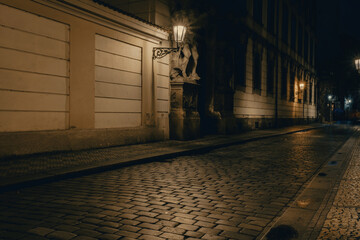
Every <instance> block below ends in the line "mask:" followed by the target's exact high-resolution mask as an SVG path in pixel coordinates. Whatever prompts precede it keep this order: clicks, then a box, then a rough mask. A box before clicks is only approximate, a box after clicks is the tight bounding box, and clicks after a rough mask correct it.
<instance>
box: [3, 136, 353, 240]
mask: <svg viewBox="0 0 360 240" xmlns="http://www.w3.org/2000/svg"><path fill="white" fill-rule="evenodd" d="M345 140H346V131H344V130H341V129H322V130H314V131H310V132H299V133H297V134H292V135H285V136H281V137H274V138H269V139H264V140H261V141H254V142H249V143H246V144H242V145H235V146H231V147H226V148H221V149H218V150H214V151H211V152H209V153H206V154H198V155H193V156H184V157H178V158H174V159H168V160H167V161H161V162H152V163H147V164H140V165H134V166H130V167H126V168H122V169H118V170H114V171H109V172H104V173H100V174H94V175H89V176H85V177H79V178H74V179H68V180H64V181H59V182H54V183H50V184H44V185H40V186H34V187H29V188H26V189H22V190H20V191H16V192H7V193H2V194H0V212H1V215H0V235H1V236H6V239H21V238H22V239H32V238H31V237H34V238H35V236H36V237H39V238H45V239H46V238H50V237H51V236H53V237H58V238H64V239H72V238H74V239H76V238H78V239H81V238H80V237H83V238H84V239H86V238H85V237H87V238H88V239H90V238H95V239H166V238H169V239H185V238H188V237H191V238H198V239H207V240H209V239H254V238H256V237H257V236H258V235H259V234H260V233H261V232H262V231H263V230H264V229H265V227H266V226H268V224H269V223H271V221H272V220H273V219H274V218H275V217H277V216H279V214H281V213H282V211H283V210H284V208H285V207H287V206H288V205H289V203H290V202H291V200H292V199H293V198H294V197H295V196H296V194H297V192H298V191H299V189H300V188H301V186H302V185H303V184H304V183H305V182H306V181H307V180H308V179H309V178H310V177H311V176H312V175H313V174H314V173H315V171H316V170H317V169H318V167H319V166H321V165H322V164H323V163H324V162H325V161H327V160H328V158H329V156H330V155H331V154H332V153H333V152H334V151H335V150H336V149H337V148H338V147H339V146H340V145H341V144H342V143H343V142H344V141H345ZM109 151H110V150H109ZM115 151H117V150H116V149H115ZM103 157H106V156H103ZM34 229H37V230H34ZM51 230H53V231H51ZM50 231H51V232H50ZM36 233H39V234H40V235H39V234H36ZM19 236H20V237H19Z"/></svg>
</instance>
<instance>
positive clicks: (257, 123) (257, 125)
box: [236, 118, 316, 132]
mask: <svg viewBox="0 0 360 240" xmlns="http://www.w3.org/2000/svg"><path fill="white" fill-rule="evenodd" d="M315 121H316V119H315V118H305V119H304V118H280V119H278V121H277V122H276V121H275V119H274V118H237V119H236V123H237V127H238V130H239V131H240V132H241V131H249V130H256V129H267V128H276V127H287V126H293V125H301V124H309V123H313V122H315Z"/></svg>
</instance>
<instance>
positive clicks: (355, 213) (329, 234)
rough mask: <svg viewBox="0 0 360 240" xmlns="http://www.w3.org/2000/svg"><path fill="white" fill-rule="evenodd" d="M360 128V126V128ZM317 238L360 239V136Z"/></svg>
mask: <svg viewBox="0 0 360 240" xmlns="http://www.w3.org/2000/svg"><path fill="white" fill-rule="evenodd" d="M358 129H359V128H358ZM332 200H333V202H332V203H330V204H328V206H327V208H325V211H324V214H323V219H322V221H321V223H324V224H323V225H322V226H321V225H320V227H318V228H317V229H316V228H315V230H317V232H315V234H314V235H315V236H317V233H318V232H320V234H319V235H318V237H317V238H316V239H318V240H325V239H326V240H327V239H334V240H335V239H344V240H345V239H346V240H355V239H360V138H359V137H358V138H357V139H356V140H355V143H354V147H353V149H352V151H351V155H350V158H349V163H348V165H347V168H346V171H345V173H344V174H343V175H342V176H341V177H340V178H339V179H338V182H337V185H336V186H335V188H334V189H333V191H332ZM312 239H315V238H312Z"/></svg>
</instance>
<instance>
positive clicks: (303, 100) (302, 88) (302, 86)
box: [299, 81, 305, 121]
mask: <svg viewBox="0 0 360 240" xmlns="http://www.w3.org/2000/svg"><path fill="white" fill-rule="evenodd" d="M299 88H300V94H301V98H302V102H303V118H304V121H305V99H304V89H305V83H304V82H303V81H301V82H300V83H299Z"/></svg>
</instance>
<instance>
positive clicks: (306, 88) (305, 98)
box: [304, 82, 308, 103]
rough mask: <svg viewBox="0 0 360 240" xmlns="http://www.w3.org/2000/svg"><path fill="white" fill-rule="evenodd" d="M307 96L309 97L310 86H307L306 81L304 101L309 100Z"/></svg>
mask: <svg viewBox="0 0 360 240" xmlns="http://www.w3.org/2000/svg"><path fill="white" fill-rule="evenodd" d="M307 97H308V87H307V82H305V87H304V103H306V102H307Z"/></svg>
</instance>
